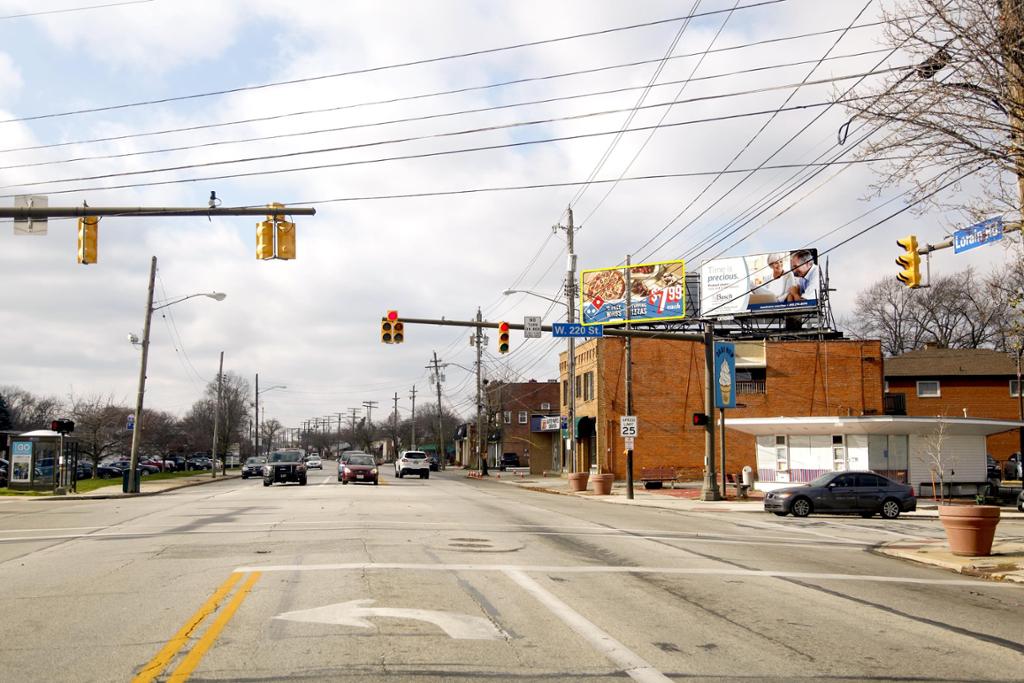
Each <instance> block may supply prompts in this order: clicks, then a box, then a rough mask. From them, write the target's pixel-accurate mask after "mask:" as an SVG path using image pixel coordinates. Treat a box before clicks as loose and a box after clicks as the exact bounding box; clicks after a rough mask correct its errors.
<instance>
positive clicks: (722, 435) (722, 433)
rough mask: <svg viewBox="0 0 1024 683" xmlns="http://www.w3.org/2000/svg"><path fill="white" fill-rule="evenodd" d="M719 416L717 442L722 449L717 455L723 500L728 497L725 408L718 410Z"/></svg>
mask: <svg viewBox="0 0 1024 683" xmlns="http://www.w3.org/2000/svg"><path fill="white" fill-rule="evenodd" d="M719 414H720V416H721V420H722V421H721V423H719V429H718V440H719V443H720V445H721V449H722V452H721V454H719V457H720V458H721V459H722V500H725V499H726V498H728V497H729V496H728V494H727V492H726V488H725V408H720V409H719ZM737 483H738V482H737ZM737 490H739V489H737Z"/></svg>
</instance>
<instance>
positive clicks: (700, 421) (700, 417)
mask: <svg viewBox="0 0 1024 683" xmlns="http://www.w3.org/2000/svg"><path fill="white" fill-rule="evenodd" d="M707 424H708V416H707V415H705V414H704V413H694V414H693V426H694V427H706V426H707Z"/></svg>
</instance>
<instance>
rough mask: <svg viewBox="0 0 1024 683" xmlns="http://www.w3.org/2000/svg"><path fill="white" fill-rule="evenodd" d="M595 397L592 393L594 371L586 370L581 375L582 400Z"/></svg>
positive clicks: (590, 399) (589, 399)
mask: <svg viewBox="0 0 1024 683" xmlns="http://www.w3.org/2000/svg"><path fill="white" fill-rule="evenodd" d="M595 398H596V396H595V395H594V373H593V372H588V373H585V374H584V375H583V400H584V401H592V400H594V399H595Z"/></svg>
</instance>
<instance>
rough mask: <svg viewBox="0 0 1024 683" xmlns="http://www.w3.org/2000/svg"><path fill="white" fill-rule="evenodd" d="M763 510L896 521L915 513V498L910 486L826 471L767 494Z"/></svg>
mask: <svg viewBox="0 0 1024 683" xmlns="http://www.w3.org/2000/svg"><path fill="white" fill-rule="evenodd" d="M764 509H765V511H766V512H774V513H775V514H776V515H779V516H780V517H785V516H786V515H788V514H790V513H792V514H793V516H794V517H806V516H807V515H809V514H811V513H822V514H829V515H840V514H842V515H860V516H861V517H871V516H873V515H875V514H881V515H882V517H884V518H886V519H896V518H897V517H899V516H900V513H901V512H912V511H913V510H916V509H917V498H915V497H914V489H913V487H911V486H907V485H906V484H901V483H899V482H896V481H893V480H892V479H887V478H885V477H883V476H881V475H879V474H875V473H874V472H829V473H828V474H823V475H822V476H820V477H818V478H817V479H815V480H814V481H812V482H810V483H807V484H802V485H800V486H788V487H786V488H781V489H776V490H774V491H769V492H768V493H766V494H765V496H764Z"/></svg>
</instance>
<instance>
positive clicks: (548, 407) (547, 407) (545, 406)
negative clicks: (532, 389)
mask: <svg viewBox="0 0 1024 683" xmlns="http://www.w3.org/2000/svg"><path fill="white" fill-rule="evenodd" d="M540 409H541V410H551V404H550V403H541V404H540Z"/></svg>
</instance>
